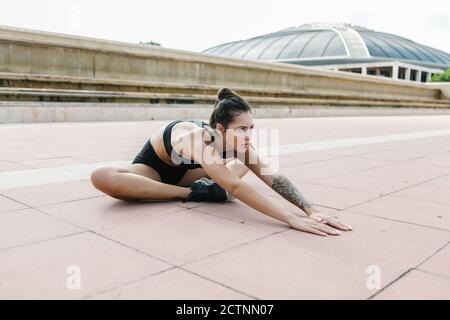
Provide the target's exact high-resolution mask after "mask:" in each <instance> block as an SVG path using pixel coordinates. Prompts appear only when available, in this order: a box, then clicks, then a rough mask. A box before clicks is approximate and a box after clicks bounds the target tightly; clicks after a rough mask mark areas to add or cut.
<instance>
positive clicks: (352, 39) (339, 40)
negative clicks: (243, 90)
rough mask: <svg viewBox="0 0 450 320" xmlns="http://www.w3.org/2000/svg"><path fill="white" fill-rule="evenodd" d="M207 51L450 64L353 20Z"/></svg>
mask: <svg viewBox="0 0 450 320" xmlns="http://www.w3.org/2000/svg"><path fill="white" fill-rule="evenodd" d="M203 53H206V54H212V55H219V56H226V57H233V58H241V59H249V60H261V61H273V62H288V63H294V64H303V65H323V64H336V63H351V62H369V61H386V60H397V61H404V62H409V63H415V64H419V65H423V66H427V67H433V68H443V69H445V68H449V67H450V55H449V54H448V53H446V52H444V51H440V50H437V49H434V48H430V47H427V46H424V45H421V44H418V43H416V42H414V41H411V40H409V39H406V38H403V37H400V36H397V35H393V34H388V33H383V32H377V31H373V30H370V29H367V28H363V27H359V26H352V25H349V24H336V23H335V24H323V23H316V24H306V25H301V26H298V27H292V28H288V29H283V30H281V31H277V32H274V33H270V34H266V35H262V36H258V37H255V38H251V39H247V40H241V41H234V42H229V43H224V44H221V45H218V46H215V47H212V48H209V49H207V50H205V51H203Z"/></svg>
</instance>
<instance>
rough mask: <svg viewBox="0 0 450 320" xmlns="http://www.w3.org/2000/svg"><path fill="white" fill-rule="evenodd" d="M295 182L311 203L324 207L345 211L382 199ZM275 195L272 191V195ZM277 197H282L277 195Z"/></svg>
mask: <svg viewBox="0 0 450 320" xmlns="http://www.w3.org/2000/svg"><path fill="white" fill-rule="evenodd" d="M293 180H294V181H293V183H294V185H295V186H296V187H297V189H298V190H299V191H300V192H301V193H302V194H303V196H304V197H305V198H306V199H307V200H308V201H309V202H310V203H312V204H316V205H320V206H324V207H330V208H335V209H345V208H348V207H352V206H354V205H357V204H360V203H363V202H366V201H369V200H373V199H377V198H379V197H380V195H379V194H378V193H375V192H369V191H357V190H349V189H342V188H337V187H329V186H323V185H318V184H312V183H305V182H295V179H293ZM273 193H274V192H272V191H271V194H272V195H273ZM276 197H280V196H279V195H276Z"/></svg>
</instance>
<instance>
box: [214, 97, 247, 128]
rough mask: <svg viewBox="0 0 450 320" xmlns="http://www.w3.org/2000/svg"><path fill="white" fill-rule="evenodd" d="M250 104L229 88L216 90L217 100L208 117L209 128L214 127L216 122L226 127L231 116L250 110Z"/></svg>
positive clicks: (230, 120) (231, 120) (231, 118)
mask: <svg viewBox="0 0 450 320" xmlns="http://www.w3.org/2000/svg"><path fill="white" fill-rule="evenodd" d="M251 111H252V110H251V108H250V105H249V104H248V103H247V101H245V100H244V99H243V98H241V97H240V96H239V95H238V94H237V93H236V92H234V91H233V90H231V89H229V88H222V89H220V90H219V91H218V92H217V100H216V103H215V105H214V111H213V113H212V114H211V118H210V119H209V125H210V126H211V128H216V124H217V123H221V124H222V125H223V126H224V127H225V128H227V127H228V124H229V123H230V122H233V118H234V117H236V116H238V115H240V114H241V113H243V112H251Z"/></svg>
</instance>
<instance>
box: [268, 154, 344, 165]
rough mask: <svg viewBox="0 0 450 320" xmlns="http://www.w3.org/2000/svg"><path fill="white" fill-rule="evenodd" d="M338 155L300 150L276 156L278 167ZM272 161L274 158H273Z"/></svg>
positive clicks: (318, 160) (319, 160)
mask: <svg viewBox="0 0 450 320" xmlns="http://www.w3.org/2000/svg"><path fill="white" fill-rule="evenodd" d="M339 157H340V156H336V155H332V154H327V153H321V152H317V151H312V152H301V153H295V154H283V155H279V156H278V160H277V161H278V163H279V165H280V167H288V166H294V165H298V164H302V163H313V162H314V163H315V162H321V161H324V160H331V159H337V158H339ZM273 161H274V162H275V161H276V159H274V160H273Z"/></svg>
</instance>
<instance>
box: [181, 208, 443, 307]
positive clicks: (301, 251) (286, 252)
mask: <svg viewBox="0 0 450 320" xmlns="http://www.w3.org/2000/svg"><path fill="white" fill-rule="evenodd" d="M342 215H344V213H343V214H342ZM342 220H343V219H342ZM345 220H346V221H347V222H349V223H351V225H352V226H353V227H354V228H355V230H354V231H352V232H347V233H345V234H343V235H342V236H339V237H327V238H323V237H318V236H315V235H310V234H306V233H302V232H299V231H296V230H289V231H287V232H284V233H279V234H275V235H272V236H269V237H266V238H263V239H261V240H258V241H253V242H251V243H248V244H246V245H243V246H240V247H237V248H234V249H232V250H228V251H225V252H223V253H219V254H217V255H214V256H211V257H208V258H206V259H203V260H200V261H196V262H194V263H190V264H187V265H185V266H184V267H185V268H186V269H188V270H191V271H194V272H196V273H197V274H199V275H202V276H206V277H208V278H210V279H212V280H215V281H217V282H220V283H223V284H224V285H227V286H229V287H231V288H234V289H237V290H240V291H242V292H244V293H246V294H249V295H251V296H255V297H257V298H261V299H365V298H368V297H370V296H372V295H373V294H375V293H376V292H377V290H378V289H377V288H371V287H368V286H367V282H368V280H369V277H370V275H372V274H371V273H370V272H371V270H370V269H369V267H371V268H372V267H373V266H375V267H377V268H379V269H378V270H379V271H380V275H381V278H380V282H381V287H380V288H383V287H384V286H386V285H387V284H389V283H390V282H391V281H393V280H395V279H397V278H398V277H399V276H400V275H401V274H402V273H403V272H405V271H406V270H408V269H409V268H411V267H413V266H415V265H417V264H418V263H420V262H421V261H423V260H424V259H426V258H427V257H428V256H430V255H431V254H432V253H433V252H434V251H435V250H436V248H438V247H439V246H442V244H443V243H444V242H446V241H448V238H447V233H445V232H442V231H436V230H429V229H427V228H423V227H417V226H412V225H407V224H403V223H395V222H389V221H384V220H382V219H377V218H368V217H362V216H358V215H355V214H347V213H345ZM261 279H264V281H261Z"/></svg>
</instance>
